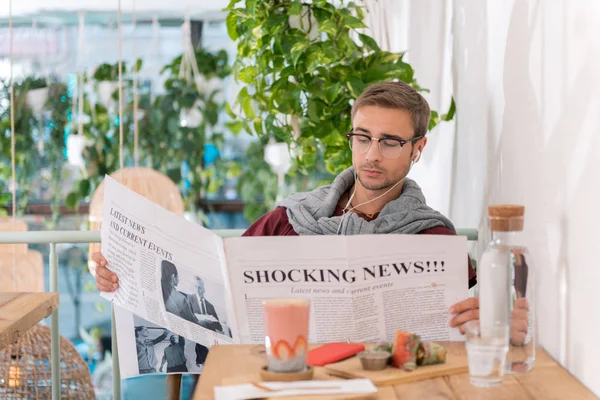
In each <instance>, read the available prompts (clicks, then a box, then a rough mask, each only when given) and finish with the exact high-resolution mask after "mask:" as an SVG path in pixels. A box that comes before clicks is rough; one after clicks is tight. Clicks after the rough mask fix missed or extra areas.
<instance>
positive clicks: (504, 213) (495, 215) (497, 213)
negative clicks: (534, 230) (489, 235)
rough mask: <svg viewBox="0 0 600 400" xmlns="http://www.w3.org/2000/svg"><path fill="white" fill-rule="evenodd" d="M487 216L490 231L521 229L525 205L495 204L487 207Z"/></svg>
mask: <svg viewBox="0 0 600 400" xmlns="http://www.w3.org/2000/svg"><path fill="white" fill-rule="evenodd" d="M488 216H489V218H490V229H491V230H492V231H496V232H509V231H522V230H523V220H524V217H525V206H522V205H518V204H496V205H493V206H489V207H488Z"/></svg>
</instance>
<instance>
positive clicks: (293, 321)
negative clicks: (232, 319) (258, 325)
mask: <svg viewBox="0 0 600 400" xmlns="http://www.w3.org/2000/svg"><path fill="white" fill-rule="evenodd" d="M263 307H264V308H263V309H264V317H265V347H266V350H267V358H268V362H269V370H271V371H276V372H297V371H302V370H304V369H305V368H306V355H307V352H308V320H309V314H310V302H309V301H308V300H305V299H273V300H265V301H264V303H263Z"/></svg>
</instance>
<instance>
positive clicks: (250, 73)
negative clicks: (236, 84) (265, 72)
mask: <svg viewBox="0 0 600 400" xmlns="http://www.w3.org/2000/svg"><path fill="white" fill-rule="evenodd" d="M238 78H239V79H240V80H241V81H242V82H244V83H247V84H249V85H250V84H252V83H254V79H255V78H256V67H254V66H247V67H244V68H242V70H241V71H240V72H239V73H238Z"/></svg>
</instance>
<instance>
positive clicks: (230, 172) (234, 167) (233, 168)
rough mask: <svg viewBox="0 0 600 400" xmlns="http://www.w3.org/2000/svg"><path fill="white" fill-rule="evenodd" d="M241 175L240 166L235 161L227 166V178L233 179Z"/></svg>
mask: <svg viewBox="0 0 600 400" xmlns="http://www.w3.org/2000/svg"><path fill="white" fill-rule="evenodd" d="M240 175H242V166H241V165H240V164H239V163H237V162H232V163H230V164H229V167H228V168H227V179H235V178H238V177H239V176H240Z"/></svg>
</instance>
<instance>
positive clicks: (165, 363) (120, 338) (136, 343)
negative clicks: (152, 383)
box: [115, 306, 208, 378]
mask: <svg viewBox="0 0 600 400" xmlns="http://www.w3.org/2000/svg"><path fill="white" fill-rule="evenodd" d="M115 319H116V323H117V329H118V332H119V333H118V335H117V342H118V345H119V367H120V369H121V376H122V377H123V378H129V377H133V376H138V375H145V374H175V373H179V374H181V373H190V374H201V373H202V368H203V366H204V362H205V360H206V356H207V355H208V347H207V346H204V345H202V344H200V343H196V342H193V341H192V340H189V339H186V338H185V337H183V336H181V335H178V334H176V333H173V332H171V331H169V330H168V329H165V328H164V327H161V326H158V325H156V324H153V323H152V322H150V321H147V320H145V319H143V318H140V317H138V316H137V315H135V314H133V313H131V312H129V311H127V310H124V309H122V308H120V307H118V306H117V307H115ZM134 352H135V353H134Z"/></svg>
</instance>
